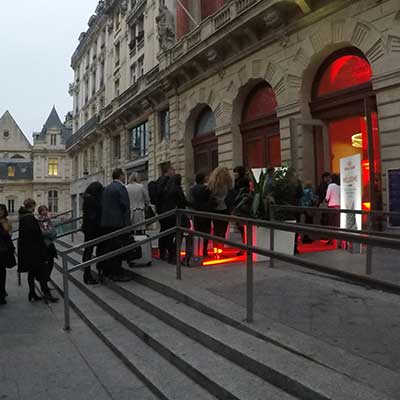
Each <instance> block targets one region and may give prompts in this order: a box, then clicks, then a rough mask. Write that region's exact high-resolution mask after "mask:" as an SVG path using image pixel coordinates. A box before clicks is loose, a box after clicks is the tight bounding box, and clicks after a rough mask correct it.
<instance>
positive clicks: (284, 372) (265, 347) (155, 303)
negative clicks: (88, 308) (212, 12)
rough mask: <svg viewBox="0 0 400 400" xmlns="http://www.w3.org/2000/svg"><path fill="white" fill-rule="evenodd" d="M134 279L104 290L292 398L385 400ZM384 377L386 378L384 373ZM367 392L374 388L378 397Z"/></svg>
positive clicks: (167, 289)
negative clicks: (109, 290)
mask: <svg viewBox="0 0 400 400" xmlns="http://www.w3.org/2000/svg"><path fill="white" fill-rule="evenodd" d="M72 259H73V260H74V262H77V261H80V259H81V256H80V255H79V254H72ZM135 276H136V281H137V282H139V283H140V284H141V285H140V286H137V285H132V283H128V284H122V285H121V284H118V285H116V284H114V283H112V282H110V283H109V286H110V288H112V289H113V290H115V291H117V292H118V293H119V294H121V295H122V296H124V297H125V298H126V299H128V300H129V301H131V302H132V303H133V304H135V305H136V306H138V307H140V308H142V309H143V310H145V311H146V312H149V313H151V314H152V315H154V316H155V317H157V318H158V319H160V320H162V321H163V322H164V323H167V324H168V325H170V326H171V327H173V328H175V329H177V330H179V331H180V332H181V333H183V334H185V335H186V336H188V337H190V338H191V339H193V340H195V341H196V342H199V343H201V344H202V345H203V346H205V347H208V348H209V349H210V350H212V351H214V352H216V353H218V354H219V355H221V356H223V357H226V358H227V359H229V360H230V361H232V362H234V363H236V364H238V365H240V366H241V367H242V368H244V369H246V370H248V371H249V372H252V373H254V374H255V375H257V376H259V377H261V378H263V379H264V380H266V381H267V382H270V383H273V384H274V385H276V386H278V387H280V388H283V389H284V390H285V391H288V392H290V393H291V394H292V395H295V396H298V397H299V398H307V399H308V398H313V399H314V398H316V399H350V398H351V399H375V398H377V399H378V398H379V399H387V398H389V397H386V396H385V395H384V394H382V393H380V391H381V390H382V388H381V387H379V386H381V385H379V386H378V385H369V383H368V382H366V381H365V379H363V380H361V383H360V381H359V382H356V381H355V380H354V379H353V378H352V377H353V374H348V373H347V371H343V372H342V371H341V370H340V369H339V370H337V369H336V370H335V368H332V367H330V366H329V365H327V364H326V363H324V360H323V361H322V362H318V360H315V359H313V357H309V354H310V352H307V351H305V352H304V353H302V352H301V351H299V348H300V349H302V348H303V347H304V346H303V347H299V346H297V344H298V343H297V344H296V345H294V346H293V345H291V343H288V342H287V341H282V342H279V340H277V338H276V337H275V339H274V338H272V339H271V337H268V336H266V335H263V334H262V333H260V332H259V331H257V329H253V328H254V327H252V326H249V325H247V324H242V323H240V322H238V320H234V319H233V318H230V317H228V316H227V315H224V314H222V313H220V312H218V311H216V309H215V308H212V307H210V306H209V305H206V304H205V303H206V302H204V301H203V302H201V301H198V300H196V299H194V298H191V297H190V296H188V295H187V293H183V292H181V291H178V290H176V289H175V288H174V287H173V286H174V285H165V284H163V283H162V281H160V280H154V279H149V278H148V277H146V276H143V275H142V274H141V273H140V272H139V273H136V274H135ZM203 300H204V299H203ZM278 339H279V337H278ZM283 343H284V344H283ZM306 347H307V346H306ZM311 355H312V356H314V354H311ZM350 361H352V360H350ZM328 364H329V363H328ZM350 364H354V363H352V362H351V363H350ZM355 365H356V364H354V366H355ZM357 365H358V366H357V368H358V367H360V365H359V364H357ZM372 367H376V366H372ZM384 373H385V378H387V376H386V375H387V371H384ZM346 375H347V376H346ZM384 380H385V379H384ZM370 386H378V387H379V392H378V391H376V390H375V389H374V388H371V387H370ZM382 391H383V390H382ZM385 392H386V390H385ZM388 392H389V395H392V393H391V391H388ZM393 398H396V396H394V397H393Z"/></svg>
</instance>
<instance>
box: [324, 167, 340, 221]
mask: <svg viewBox="0 0 400 400" xmlns="http://www.w3.org/2000/svg"><path fill="white" fill-rule="evenodd" d="M339 185H340V178H339V176H338V175H332V183H331V184H330V185H329V186H328V190H327V192H326V202H327V203H328V208H336V209H340V186H339ZM329 215H330V217H329V220H330V224H329V225H331V226H337V227H339V226H340V213H339V212H333V211H331V212H330V213H329Z"/></svg>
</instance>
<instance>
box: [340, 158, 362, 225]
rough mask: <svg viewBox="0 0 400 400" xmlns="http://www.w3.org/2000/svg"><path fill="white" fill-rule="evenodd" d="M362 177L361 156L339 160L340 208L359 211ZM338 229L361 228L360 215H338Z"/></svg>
mask: <svg viewBox="0 0 400 400" xmlns="http://www.w3.org/2000/svg"><path fill="white" fill-rule="evenodd" d="M361 201H362V176H361V155H360V154H356V155H354V156H350V157H345V158H341V159H340V208H343V209H347V210H361ZM340 227H341V228H345V229H358V230H360V229H361V227H362V216H361V214H344V213H342V214H341V215H340Z"/></svg>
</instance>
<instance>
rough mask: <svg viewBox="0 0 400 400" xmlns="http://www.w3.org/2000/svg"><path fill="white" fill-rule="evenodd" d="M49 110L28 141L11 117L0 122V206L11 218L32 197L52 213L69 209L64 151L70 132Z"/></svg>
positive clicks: (67, 163) (68, 171) (67, 162)
mask: <svg viewBox="0 0 400 400" xmlns="http://www.w3.org/2000/svg"><path fill="white" fill-rule="evenodd" d="M68 123H69V120H68V118H67V121H66V123H65V124H63V123H62V122H61V120H60V117H59V116H58V114H57V111H56V109H55V108H54V107H53V109H52V110H51V113H50V115H49V117H48V119H47V121H46V123H45V124H44V126H43V129H42V130H41V132H39V133H34V135H33V145H32V144H31V143H30V142H29V141H28V139H27V138H26V136H25V135H24V133H23V132H22V130H21V128H20V127H19V126H18V124H17V123H16V121H15V120H14V118H13V117H12V115H11V114H10V113H9V112H8V111H6V112H5V113H4V115H3V116H2V117H1V118H0V203H4V204H6V205H7V207H8V209H9V212H10V214H11V215H13V214H17V213H18V209H19V207H20V206H21V205H22V204H23V201H24V200H25V199H26V198H28V197H32V198H34V199H35V200H36V202H37V204H38V205H39V204H45V205H47V206H48V207H49V208H50V211H51V212H52V213H59V212H63V211H67V210H69V209H70V195H69V186H70V180H71V172H72V171H71V168H72V167H71V160H70V158H69V157H68V155H67V153H66V151H65V145H66V141H67V140H68V139H69V138H70V136H71V134H72V130H71V129H70V128H69V127H68V126H67V125H68Z"/></svg>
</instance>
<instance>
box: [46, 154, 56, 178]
mask: <svg viewBox="0 0 400 400" xmlns="http://www.w3.org/2000/svg"><path fill="white" fill-rule="evenodd" d="M48 172H49V176H58V159H57V158H49V170H48Z"/></svg>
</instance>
